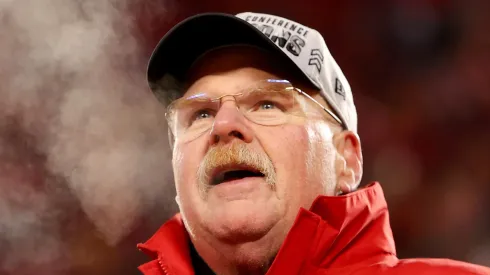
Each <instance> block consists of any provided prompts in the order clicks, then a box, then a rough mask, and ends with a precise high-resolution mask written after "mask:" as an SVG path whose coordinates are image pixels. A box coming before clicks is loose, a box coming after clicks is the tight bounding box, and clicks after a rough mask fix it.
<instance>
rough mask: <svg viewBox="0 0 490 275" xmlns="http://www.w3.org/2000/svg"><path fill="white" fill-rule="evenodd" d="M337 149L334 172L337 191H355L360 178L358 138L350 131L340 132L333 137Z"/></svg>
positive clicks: (360, 165) (360, 158)
mask: <svg viewBox="0 0 490 275" xmlns="http://www.w3.org/2000/svg"><path fill="white" fill-rule="evenodd" d="M333 141H334V146H335V148H336V149H337V156H336V163H335V170H336V174H337V190H338V191H340V192H341V193H349V192H351V191H353V190H355V189H356V188H357V187H358V186H359V184H360V183H361V178H362V171H363V170H362V163H363V160H362V150H361V141H360V139H359V136H358V135H357V134H356V133H354V132H352V131H341V132H338V133H336V134H335V135H334V137H333Z"/></svg>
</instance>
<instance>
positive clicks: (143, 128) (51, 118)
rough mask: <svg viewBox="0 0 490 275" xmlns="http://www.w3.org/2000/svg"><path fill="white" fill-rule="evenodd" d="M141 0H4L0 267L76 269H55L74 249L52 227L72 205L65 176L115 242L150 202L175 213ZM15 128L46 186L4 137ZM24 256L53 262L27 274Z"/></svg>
mask: <svg viewBox="0 0 490 275" xmlns="http://www.w3.org/2000/svg"><path fill="white" fill-rule="evenodd" d="M136 2H137V1H136V0H123V1H116V0H87V1H82V0H0V22H1V24H2V27H1V28H0V64H2V65H1V66H0V258H2V259H1V260H0V273H2V271H4V272H14V271H15V272H16V273H15V274H34V273H35V274H60V272H61V271H62V270H67V269H68V268H69V267H68V266H64V265H63V264H61V265H60V264H59V263H58V265H57V266H52V265H50V263H52V262H53V261H56V260H60V259H65V258H66V257H68V256H66V253H67V251H66V248H65V246H64V244H63V242H62V240H61V239H60V236H59V234H58V233H57V232H58V231H59V230H60V229H61V227H62V226H63V224H62V222H61V221H60V220H63V219H64V218H66V215H68V214H67V213H69V212H70V211H69V210H70V205H71V204H73V202H64V201H63V199H59V198H60V197H64V194H62V193H63V192H61V191H59V190H61V189H62V188H61V189H60V186H59V185H61V184H65V185H66V184H67V186H68V188H67V190H69V192H70V194H72V195H73V196H74V197H76V198H77V199H78V201H79V202H78V203H79V204H80V207H81V209H82V210H83V212H84V213H85V215H86V216H87V217H88V218H89V219H90V220H91V222H92V223H93V225H94V226H95V228H96V229H97V230H98V231H99V232H100V233H101V236H102V238H103V239H104V241H105V242H106V243H107V244H108V245H116V244H117V243H118V242H119V241H120V240H121V239H122V238H124V237H125V236H126V235H127V234H128V233H129V232H130V231H131V229H132V228H133V227H134V223H135V221H136V220H137V219H138V218H139V217H141V216H142V215H147V213H148V211H149V210H150V209H154V208H155V205H159V206H162V207H164V208H165V207H166V209H164V210H162V211H169V212H172V211H174V210H175V205H174V203H173V195H174V194H173V193H172V192H173V186H172V179H171V170H170V165H169V158H170V154H169V150H168V145H167V140H166V126H165V123H164V121H163V120H162V117H163V116H162V109H163V108H161V107H160V106H158V103H157V102H156V100H154V99H153V98H152V95H151V94H150V92H149V91H148V90H147V88H146V82H145V71H144V70H145V64H146V62H147V60H146V56H144V54H143V51H142V49H141V47H140V46H139V42H138V40H137V39H136V38H135V36H134V30H135V29H134V20H135V19H134V15H131V13H129V10H131V8H132V5H134V4H135V3H136ZM158 2H159V5H158V7H159V8H160V9H164V8H165V7H164V6H162V5H163V4H165V3H162V2H161V1H158ZM167 3H168V1H167ZM145 5H146V4H145ZM155 7H156V6H155ZM144 10H148V7H146V8H144ZM13 124H15V125H18V127H19V128H20V131H21V132H24V133H25V134H26V135H27V136H29V137H30V138H29V139H28V140H30V142H29V144H27V145H26V146H27V147H29V148H31V149H32V150H33V151H35V152H34V153H33V154H34V155H35V156H38V155H39V156H43V157H40V158H41V159H42V163H43V165H44V167H45V169H46V170H47V173H48V174H50V175H53V176H52V177H50V178H43V179H42V180H41V181H42V182H43V184H41V187H39V186H36V184H35V183H33V181H35V180H32V179H36V176H37V175H40V174H41V175H44V174H43V173H40V172H36V171H37V170H36V171H34V172H33V171H31V170H32V169H34V170H35V168H32V167H35V164H31V163H30V162H29V161H28V159H27V158H26V160H23V159H22V156H20V157H19V156H18V155H19V154H21V153H22V152H21V153H19V150H20V151H22V150H24V149H22V148H24V147H21V149H18V150H17V151H12V150H14V149H13V147H12V146H11V143H12V142H15V141H16V138H15V136H13V137H12V136H5V135H6V133H8V132H9V131H10V130H8V129H10V128H12V127H13ZM2 135H4V137H3V138H2ZM31 166H32V167H31ZM24 174H26V175H27V176H22V175H24ZM29 175H31V176H29ZM59 179H61V180H59ZM57 190H58V191H57ZM53 198H56V199H53ZM53 200H55V201H56V202H53ZM63 257H64V258H63ZM27 262H29V263H31V264H32V263H35V264H36V266H44V267H46V266H48V267H49V268H48V269H42V270H43V271H42V272H41V270H40V269H37V271H35V270H28V269H24V270H23V271H20V270H22V269H19V267H20V266H22V265H23V264H25V263H27ZM62 262H63V261H62ZM65 265H68V263H66V264H65ZM32 272H34V273H32Z"/></svg>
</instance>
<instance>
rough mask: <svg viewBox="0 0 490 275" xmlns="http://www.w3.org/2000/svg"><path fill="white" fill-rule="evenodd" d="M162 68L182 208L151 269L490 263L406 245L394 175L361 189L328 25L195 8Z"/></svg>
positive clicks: (432, 267)
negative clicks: (395, 233)
mask: <svg viewBox="0 0 490 275" xmlns="http://www.w3.org/2000/svg"><path fill="white" fill-rule="evenodd" d="M148 80H149V84H150V87H151V88H152V90H153V92H154V93H155V95H156V96H157V98H158V99H159V100H160V101H161V102H162V103H163V104H164V105H165V106H166V107H167V112H166V118H167V120H168V122H169V138H170V140H171V146H172V149H173V156H172V165H173V169H174V175H175V186H176V190H177V197H176V201H177V203H178V205H179V208H180V214H177V215H176V216H175V217H174V218H173V219H171V220H170V221H168V222H167V223H165V224H164V225H163V226H162V227H161V228H160V229H159V230H158V232H157V233H156V234H155V235H154V236H153V237H152V238H151V239H150V240H148V241H147V242H146V243H144V244H140V245H138V247H139V249H141V250H142V251H144V252H146V253H147V254H148V255H150V256H151V257H152V258H153V260H152V261H150V262H148V263H146V264H144V265H142V266H141V267H140V270H141V271H142V272H143V273H144V274H266V273H267V274H418V273H420V274H490V270H489V269H488V268H485V267H481V266H476V265H471V264H467V263H462V262H456V261H451V260H446V259H439V260H436V259H426V260H422V259H417V260H399V259H398V258H397V257H396V252H395V246H394V243H393V237H392V232H391V229H390V226H389V218H388V211H387V207H386V202H385V200H384V197H383V192H382V189H381V187H380V185H379V184H378V183H372V184H370V185H368V186H367V187H366V188H363V189H360V190H357V191H354V190H356V189H357V187H358V185H359V183H360V180H361V176H362V152H361V144H360V140H359V137H358V135H357V114H356V109H355V106H354V102H353V98H352V93H351V90H350V87H349V84H348V83H347V80H346V79H345V77H344V76H343V74H342V72H341V70H340V68H339V67H338V66H337V64H336V62H335V61H334V59H333V57H332V56H331V54H330V53H329V51H328V49H327V47H326V45H325V42H324V40H323V38H322V36H321V35H320V34H319V33H318V32H317V31H315V30H313V29H310V28H308V27H306V26H303V25H301V24H298V23H296V22H293V21H291V20H288V19H285V18H281V17H277V16H273V15H267V14H256V13H241V14H238V15H237V16H231V15H225V14H203V15H199V16H195V17H192V18H190V19H187V20H185V21H184V22H182V23H180V24H179V25H177V26H176V27H175V28H174V29H172V30H171V31H170V32H169V33H168V34H167V35H166V36H165V37H164V38H163V39H162V41H161V42H160V43H159V45H158V46H157V48H156V50H155V52H154V53H153V55H152V57H151V60H150V64H149V67H148ZM307 209H308V210H307Z"/></svg>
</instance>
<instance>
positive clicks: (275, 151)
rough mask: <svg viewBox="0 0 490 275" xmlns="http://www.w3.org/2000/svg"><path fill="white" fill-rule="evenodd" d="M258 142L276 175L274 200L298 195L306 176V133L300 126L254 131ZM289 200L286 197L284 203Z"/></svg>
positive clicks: (307, 143)
mask: <svg viewBox="0 0 490 275" xmlns="http://www.w3.org/2000/svg"><path fill="white" fill-rule="evenodd" d="M257 136H258V139H259V140H260V143H261V145H262V147H263V148H264V150H265V151H266V153H267V154H268V155H269V157H270V158H271V160H272V162H273V164H274V168H275V169H276V172H277V181H278V182H277V184H276V190H277V196H278V197H279V198H283V197H288V196H289V195H288V194H289V193H297V192H301V190H298V189H300V186H301V185H303V182H304V181H305V179H306V176H307V165H306V163H307V160H308V151H309V147H310V146H309V141H308V132H307V130H306V128H305V127H304V126H300V125H283V126H280V127H278V128H274V129H270V130H268V131H257ZM289 199H290V198H289V197H288V200H289Z"/></svg>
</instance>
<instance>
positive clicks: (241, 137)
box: [228, 131, 244, 140]
mask: <svg viewBox="0 0 490 275" xmlns="http://www.w3.org/2000/svg"><path fill="white" fill-rule="evenodd" d="M228 136H230V137H236V138H239V139H241V140H243V139H244V137H243V134H242V133H240V132H238V131H231V132H230V133H229V134H228Z"/></svg>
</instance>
